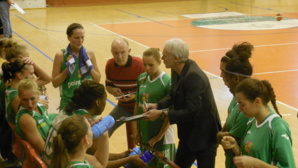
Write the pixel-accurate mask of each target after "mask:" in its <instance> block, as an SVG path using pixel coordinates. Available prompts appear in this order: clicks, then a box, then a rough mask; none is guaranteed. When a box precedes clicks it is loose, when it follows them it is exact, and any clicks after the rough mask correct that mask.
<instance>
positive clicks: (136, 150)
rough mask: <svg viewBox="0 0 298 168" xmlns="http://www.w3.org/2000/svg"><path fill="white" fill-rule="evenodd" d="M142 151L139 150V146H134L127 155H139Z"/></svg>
mask: <svg viewBox="0 0 298 168" xmlns="http://www.w3.org/2000/svg"><path fill="white" fill-rule="evenodd" d="M141 153H142V152H141V150H140V147H134V148H133V149H132V152H130V154H129V156H132V155H140V154H141Z"/></svg>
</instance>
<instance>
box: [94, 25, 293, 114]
mask: <svg viewBox="0 0 298 168" xmlns="http://www.w3.org/2000/svg"><path fill="white" fill-rule="evenodd" d="M90 24H92V25H93V26H95V27H97V28H100V29H103V30H105V31H108V32H110V33H112V34H114V35H116V36H120V37H122V38H125V39H128V40H130V41H132V42H134V43H136V44H139V45H141V46H143V47H146V48H149V47H148V46H146V45H144V44H142V43H140V42H137V41H135V40H133V39H130V38H128V37H125V36H123V35H120V34H118V33H115V32H113V31H110V30H108V29H106V28H103V27H101V26H99V25H97V24H95V23H92V22H90ZM295 44H296V43H295ZM297 44H298V43H297ZM259 46H265V45H259ZM228 49H231V48H228ZM221 50H222V49H221ZM203 71H204V72H205V73H206V74H209V75H211V76H213V77H211V78H210V79H218V78H220V79H222V78H221V77H219V76H217V75H215V74H213V73H210V72H207V71H205V70H203ZM107 100H108V99H107ZM108 102H109V103H111V104H112V105H114V106H115V103H113V102H112V101H111V100H108ZM277 102H278V103H280V104H282V105H284V106H287V107H289V108H291V109H294V110H295V111H298V109H296V108H294V107H292V106H290V105H287V104H285V103H283V102H280V101H278V100H277ZM285 115H287V114H285Z"/></svg>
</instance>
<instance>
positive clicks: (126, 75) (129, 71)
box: [106, 55, 145, 112]
mask: <svg viewBox="0 0 298 168" xmlns="http://www.w3.org/2000/svg"><path fill="white" fill-rule="evenodd" d="M143 72H145V69H144V65H143V61H142V60H141V58H138V57H134V56H130V55H129V56H128V60H127V63H126V65H125V66H119V65H118V64H116V62H115V61H114V58H111V59H109V60H108V62H107V64H106V79H107V80H106V86H113V87H117V88H119V89H121V91H122V93H123V94H127V93H132V92H136V91H137V83H138V77H139V75H140V74H141V73H143ZM134 105H135V100H132V101H129V102H120V101H118V106H120V107H122V108H124V109H126V110H127V111H130V112H133V111H134Z"/></svg>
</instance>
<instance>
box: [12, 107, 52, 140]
mask: <svg viewBox="0 0 298 168" xmlns="http://www.w3.org/2000/svg"><path fill="white" fill-rule="evenodd" d="M37 108H38V109H39V111H40V112H41V114H39V113H37V112H36V111H28V110H27V109H25V108H24V107H22V106H21V108H20V110H19V112H18V114H17V116H16V132H17V134H18V135H19V136H20V137H21V138H22V139H26V137H25V135H24V134H23V133H22V131H21V128H20V125H19V121H20V118H21V117H22V116H23V115H24V114H29V115H31V116H32V117H33V118H34V120H35V121H36V127H37V129H38V131H39V133H40V135H41V136H42V138H43V140H44V141H45V140H46V138H47V135H48V132H49V129H50V127H51V122H52V121H51V120H50V119H51V118H52V119H53V118H55V117H56V115H57V114H50V115H48V113H47V109H46V108H45V106H44V105H43V104H41V103H37Z"/></svg>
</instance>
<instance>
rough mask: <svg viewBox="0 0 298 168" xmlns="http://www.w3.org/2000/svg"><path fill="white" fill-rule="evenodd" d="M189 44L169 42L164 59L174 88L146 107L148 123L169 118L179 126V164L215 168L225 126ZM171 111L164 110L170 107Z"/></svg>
mask: <svg viewBox="0 0 298 168" xmlns="http://www.w3.org/2000/svg"><path fill="white" fill-rule="evenodd" d="M188 55H189V49H188V45H187V44H186V43H185V42H184V41H182V40H181V39H171V40H168V41H167V42H166V43H165V45H164V49H163V56H162V60H163V62H164V64H165V66H166V68H171V71H172V74H171V76H172V89H171V92H170V94H169V95H168V96H166V97H164V98H163V99H162V100H160V101H159V102H158V103H157V104H147V105H146V107H143V108H144V111H147V110H148V111H147V112H146V113H145V119H146V120H150V121H153V120H156V119H158V118H167V119H168V120H169V121H170V124H177V128H178V138H179V144H178V150H177V154H176V160H175V163H176V164H177V165H179V166H180V167H181V168H189V167H191V165H192V164H193V162H194V161H195V160H197V163H198V167H199V168H214V167H215V157H216V151H217V146H218V144H217V140H216V134H217V132H218V131H220V130H221V123H220V119H219V115H218V111H217V107H216V104H215V101H214V97H213V93H212V89H211V86H210V83H209V80H208V78H207V76H206V74H205V73H204V72H203V71H202V70H201V69H200V68H199V66H198V65H197V64H196V62H194V61H193V60H190V59H189V58H188ZM171 106H172V107H174V108H170V110H161V109H166V108H169V107H171Z"/></svg>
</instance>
